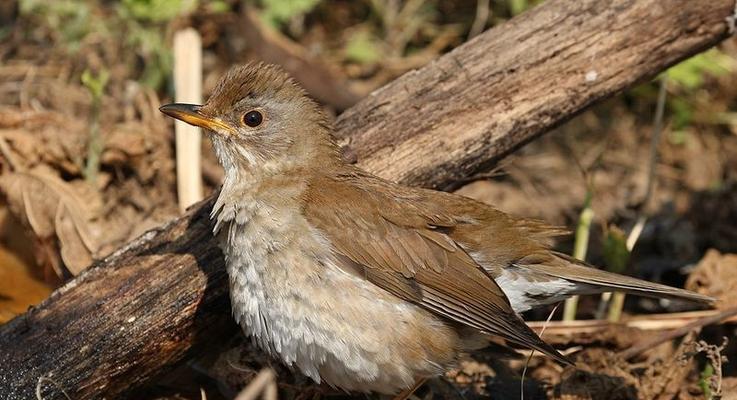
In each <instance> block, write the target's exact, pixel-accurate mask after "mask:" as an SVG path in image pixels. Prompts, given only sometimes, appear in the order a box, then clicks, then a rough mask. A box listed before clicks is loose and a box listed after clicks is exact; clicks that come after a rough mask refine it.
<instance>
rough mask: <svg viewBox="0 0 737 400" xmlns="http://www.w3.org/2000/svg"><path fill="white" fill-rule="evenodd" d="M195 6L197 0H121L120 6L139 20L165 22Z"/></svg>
mask: <svg viewBox="0 0 737 400" xmlns="http://www.w3.org/2000/svg"><path fill="white" fill-rule="evenodd" d="M196 7H197V0H123V1H122V2H121V8H122V9H124V10H126V11H127V15H129V16H131V17H133V18H134V19H136V20H139V21H151V22H166V21H170V20H172V19H174V18H175V17H177V16H178V15H181V14H184V13H187V12H190V11H192V10H194V9H195V8H196Z"/></svg>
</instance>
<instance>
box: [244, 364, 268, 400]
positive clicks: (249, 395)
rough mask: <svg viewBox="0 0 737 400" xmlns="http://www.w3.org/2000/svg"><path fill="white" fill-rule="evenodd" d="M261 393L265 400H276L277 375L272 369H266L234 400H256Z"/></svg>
mask: <svg viewBox="0 0 737 400" xmlns="http://www.w3.org/2000/svg"><path fill="white" fill-rule="evenodd" d="M259 393H261V396H262V398H263V399H264V400H276V397H277V388H276V374H275V373H274V370H272V369H271V368H264V369H262V370H261V372H259V373H258V374H257V375H256V377H255V378H253V380H252V381H251V383H249V384H248V386H246V387H245V388H243V390H241V392H240V393H238V396H236V397H235V399H234V400H255V399H256V398H257V397H258V395H259Z"/></svg>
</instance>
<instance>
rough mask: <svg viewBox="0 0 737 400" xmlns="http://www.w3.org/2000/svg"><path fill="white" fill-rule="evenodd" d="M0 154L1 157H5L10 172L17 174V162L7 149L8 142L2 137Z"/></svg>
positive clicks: (8, 148) (0, 139) (0, 137)
mask: <svg viewBox="0 0 737 400" xmlns="http://www.w3.org/2000/svg"><path fill="white" fill-rule="evenodd" d="M0 154H2V155H3V157H5V160H7V161H8V166H9V167H10V170H11V171H13V172H18V166H19V164H18V161H17V160H16V159H15V156H14V155H13V153H12V152H11V151H10V147H8V142H7V141H6V140H5V137H3V136H0Z"/></svg>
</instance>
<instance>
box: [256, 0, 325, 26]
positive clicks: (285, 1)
mask: <svg viewBox="0 0 737 400" xmlns="http://www.w3.org/2000/svg"><path fill="white" fill-rule="evenodd" d="M319 3H320V0H262V1H261V4H262V6H263V11H262V16H263V18H264V20H265V21H266V23H268V24H269V25H271V26H273V27H277V26H280V25H282V24H283V23H284V22H287V21H289V20H290V19H292V18H293V17H296V16H297V15H300V14H306V13H308V12H310V11H312V9H313V8H315V6H317V5H318V4H319Z"/></svg>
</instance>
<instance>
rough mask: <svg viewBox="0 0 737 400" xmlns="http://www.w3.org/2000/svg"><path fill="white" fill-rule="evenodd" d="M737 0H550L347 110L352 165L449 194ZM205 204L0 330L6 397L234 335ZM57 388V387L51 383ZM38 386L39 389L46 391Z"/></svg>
mask: <svg viewBox="0 0 737 400" xmlns="http://www.w3.org/2000/svg"><path fill="white" fill-rule="evenodd" d="M733 3H734V0H711V1H708V2H695V1H683V0H614V1H610V0H582V1H576V2H572V1H567V0H548V1H547V2H545V3H543V4H542V5H541V6H539V7H537V8H535V9H533V10H531V11H529V12H527V13H524V14H522V15H521V16H519V17H517V18H515V19H513V20H511V21H509V22H508V23H506V24H504V25H502V26H499V27H497V28H494V29H492V30H490V31H487V32H485V33H483V34H481V35H479V36H477V37H475V38H474V39H473V40H471V41H469V42H468V43H466V44H464V45H462V46H460V47H458V48H457V49H455V50H454V51H452V52H450V53H449V54H446V55H445V56H443V57H441V58H439V59H438V60H436V61H434V62H432V63H430V64H429V65H427V66H426V67H424V68H422V69H419V70H417V71H413V72H410V73H408V74H406V75H404V76H402V77H401V78H399V79H397V80H396V81H394V82H392V83H390V84H389V85H387V86H385V87H384V88H382V89H380V90H378V91H376V92H374V93H373V94H371V95H370V96H369V97H368V98H366V99H364V100H363V101H361V102H360V103H358V104H357V105H356V106H354V107H353V108H351V109H349V110H348V111H346V112H345V113H343V114H342V115H341V116H340V117H339V119H338V121H337V129H338V132H337V134H338V137H339V138H341V140H342V142H343V143H344V144H347V145H349V146H350V148H351V152H352V154H353V156H354V157H355V159H356V160H357V162H358V164H359V165H360V166H362V167H363V168H365V169H367V170H370V171H372V172H375V173H378V174H380V175H382V176H384V177H388V178H390V179H393V180H396V181H401V182H404V183H408V184H413V185H423V186H434V187H440V188H448V187H452V186H453V185H454V184H455V182H457V181H458V180H459V178H462V177H464V176H467V175H469V174H473V173H475V172H478V171H480V170H483V169H484V168H486V167H488V166H490V165H491V164H492V163H494V162H495V161H497V160H499V159H500V158H502V157H504V156H505V155H507V154H509V153H510V152H512V151H514V150H515V149H517V148H519V147H520V146H521V145H523V144H524V143H526V142H529V141H530V140H532V139H533V138H535V137H537V136H539V135H541V134H542V133H544V132H546V131H548V130H550V129H551V128H552V127H554V126H556V125H558V124H560V123H562V122H564V121H565V120H567V119H569V118H571V117H572V116H573V115H575V114H577V113H579V112H580V111H582V110H583V109H585V108H586V107H587V106H589V105H591V104H592V103H594V102H596V101H598V100H600V99H603V98H606V97H609V96H611V95H612V94H614V93H617V92H619V91H621V90H623V89H625V88H627V87H630V86H632V85H633V84H635V83H637V82H640V81H642V80H645V79H648V78H650V77H652V76H654V75H655V74H657V73H658V72H659V71H661V70H663V69H664V68H666V67H668V66H670V65H672V64H674V63H676V62H677V61H679V60H682V59H684V58H686V57H688V56H690V55H692V54H695V53H697V52H699V51H701V50H703V49H706V48H708V47H710V46H713V45H714V44H716V43H718V42H719V41H720V40H722V39H724V38H725V37H727V35H728V24H727V19H726V18H727V17H728V16H731V15H732V12H733V6H734V4H733ZM211 204H212V203H211V200H206V201H205V202H203V203H200V204H198V205H196V206H194V207H193V209H191V210H190V211H189V212H188V213H187V214H186V215H185V216H183V217H182V218H180V219H177V220H175V221H172V222H171V223H169V224H168V225H166V226H164V227H161V228H158V229H156V230H153V231H151V232H148V233H147V234H145V235H144V236H142V237H140V238H138V239H137V240H135V241H133V242H132V243H130V244H129V245H128V246H126V247H125V248H123V249H121V250H119V251H118V252H116V253H115V254H114V255H112V256H110V257H108V258H106V259H105V260H102V261H100V262H98V263H97V264H96V265H94V266H93V267H91V268H90V269H88V270H87V271H86V272H84V273H82V274H81V275H80V276H78V277H77V278H75V279H74V280H73V281H71V282H69V283H68V284H66V285H65V286H63V287H62V288H60V289H59V290H57V291H56V292H55V293H54V294H52V296H51V297H50V298H49V299H48V300H47V301H45V302H44V303H43V304H41V305H40V306H39V307H37V308H35V309H33V310H31V311H29V312H28V313H26V314H24V315H23V316H20V317H18V318H16V319H14V320H13V321H11V322H9V323H7V324H5V325H3V326H1V327H0V360H2V363H0V398H3V399H27V398H33V397H35V395H36V388H37V386H38V388H39V393H40V396H41V397H42V398H43V399H45V400H51V399H64V398H65V394H64V393H65V392H66V393H67V394H68V395H69V396H70V397H71V398H74V399H93V398H102V397H105V398H113V397H118V396H121V395H122V394H124V393H125V392H126V391H128V390H130V389H131V388H134V387H137V386H140V385H142V384H144V383H146V382H147V381H149V380H151V379H152V378H154V377H156V376H159V375H160V374H162V373H164V372H166V371H167V370H169V369H170V368H171V367H172V366H173V365H175V364H177V363H179V362H182V361H183V360H186V359H188V358H190V357H192V356H196V355H200V354H202V353H203V352H204V351H205V346H206V344H207V343H218V342H222V341H223V340H225V339H226V338H227V337H229V336H230V335H232V334H233V333H234V332H236V328H235V326H234V324H233V323H232V322H231V319H230V316H229V315H230V311H229V306H228V304H229V302H228V298H227V283H226V281H227V280H226V277H225V273H224V270H223V261H222V257H221V255H220V252H219V251H218V250H217V249H216V248H215V247H214V245H213V244H212V241H211V240H210V224H209V220H208V210H209V208H210V206H211ZM48 382H53V384H49V383H48ZM37 384H38V385H37Z"/></svg>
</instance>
